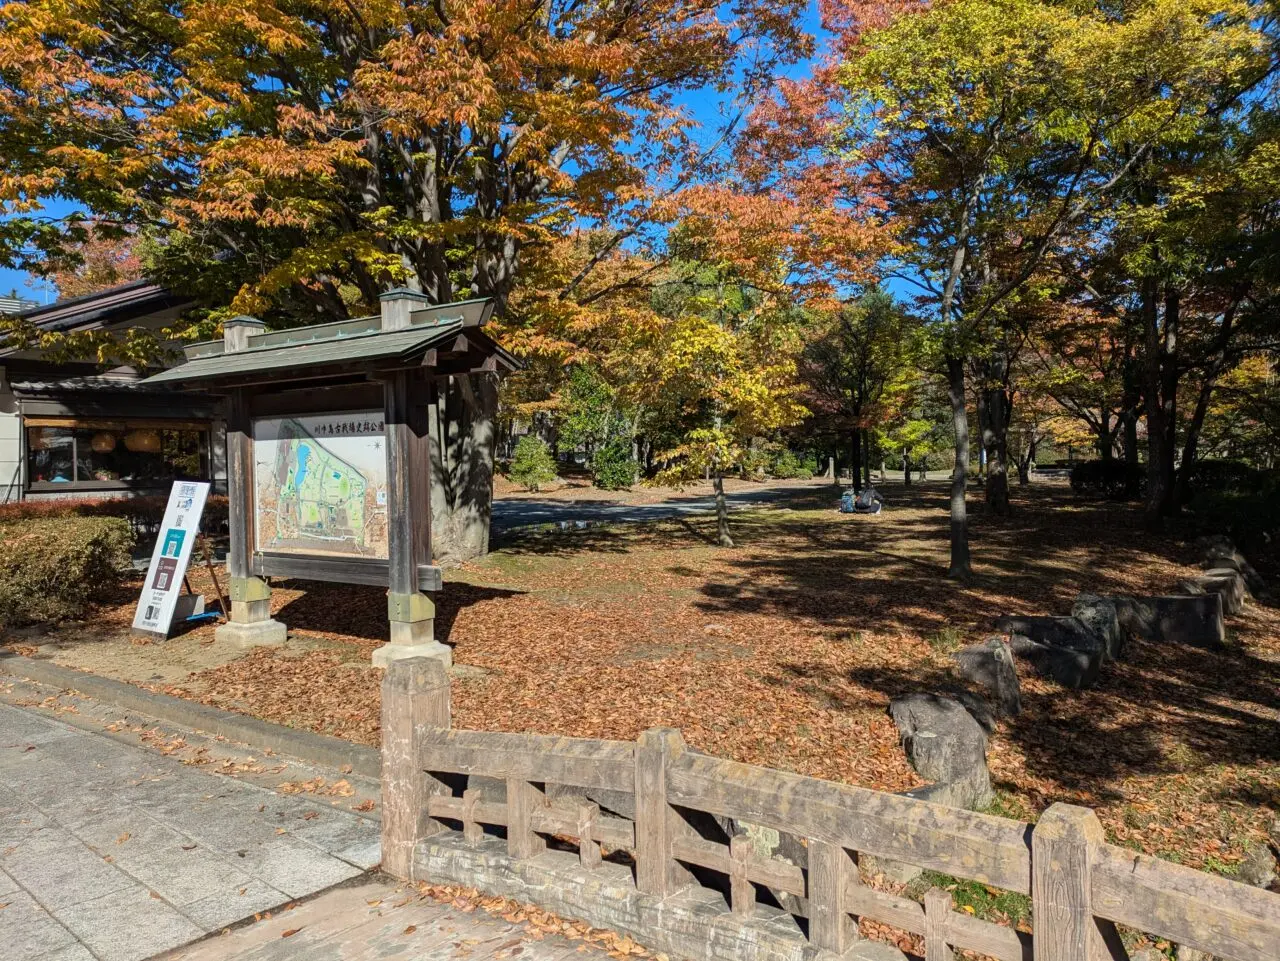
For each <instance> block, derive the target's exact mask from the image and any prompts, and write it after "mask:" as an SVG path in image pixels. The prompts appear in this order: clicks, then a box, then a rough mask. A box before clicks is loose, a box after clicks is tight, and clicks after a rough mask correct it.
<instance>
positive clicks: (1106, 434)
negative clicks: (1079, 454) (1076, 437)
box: [1098, 407, 1115, 461]
mask: <svg viewBox="0 0 1280 961" xmlns="http://www.w3.org/2000/svg"><path fill="white" fill-rule="evenodd" d="M1101 414H1102V416H1101V418H1100V419H1099V420H1098V456H1099V457H1101V458H1102V459H1103V460H1104V461H1111V460H1114V459H1115V434H1114V433H1113V432H1112V430H1111V411H1109V410H1107V409H1106V408H1105V407H1104V408H1102V411H1101Z"/></svg>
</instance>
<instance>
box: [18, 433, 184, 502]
mask: <svg viewBox="0 0 1280 961" xmlns="http://www.w3.org/2000/svg"><path fill="white" fill-rule="evenodd" d="M208 436H209V435H208V432H207V431H202V430H195V429H191V428H175V429H165V428H157V427H154V426H151V425H150V424H145V423H144V424H137V425H134V424H130V423H129V422H127V421H125V422H122V423H119V424H113V425H112V426H110V427H74V428H73V427H65V428H64V427H29V428H27V478H28V481H29V482H30V483H33V484H44V483H54V484H62V483H65V484H70V483H77V482H78V483H90V484H95V485H97V484H104V483H106V484H111V483H117V484H121V485H123V486H129V487H161V486H164V485H165V484H167V483H168V482H169V481H172V480H175V479H178V478H185V479H189V480H204V479H207V478H208V476H209V449H208Z"/></svg>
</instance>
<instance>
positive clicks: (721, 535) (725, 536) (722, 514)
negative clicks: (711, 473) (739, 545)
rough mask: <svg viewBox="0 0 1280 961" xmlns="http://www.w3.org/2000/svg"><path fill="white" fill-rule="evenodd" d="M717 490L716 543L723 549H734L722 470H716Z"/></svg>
mask: <svg viewBox="0 0 1280 961" xmlns="http://www.w3.org/2000/svg"><path fill="white" fill-rule="evenodd" d="M715 488H716V543H718V544H719V545H720V546H721V547H732V546H733V537H732V536H730V534H729V503H728V501H726V500H725V498H724V475H723V474H721V473H720V468H719V467H717V468H716V470H715Z"/></svg>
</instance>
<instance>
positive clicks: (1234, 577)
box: [1178, 568, 1248, 614]
mask: <svg viewBox="0 0 1280 961" xmlns="http://www.w3.org/2000/svg"><path fill="white" fill-rule="evenodd" d="M1178 589H1179V590H1180V591H1182V592H1183V593H1185V594H1218V595H1219V596H1221V598H1222V613H1223V614H1239V613H1241V612H1242V611H1243V610H1244V604H1245V599H1246V598H1247V597H1248V588H1247V587H1246V586H1245V582H1244V577H1243V576H1242V575H1241V574H1240V572H1239V571H1235V570H1231V569H1230V568H1215V569H1214V570H1211V571H1206V572H1205V573H1204V574H1200V575H1198V576H1197V577H1192V578H1188V579H1187V580H1185V581H1183V582H1182V583H1181V584H1179V585H1178Z"/></svg>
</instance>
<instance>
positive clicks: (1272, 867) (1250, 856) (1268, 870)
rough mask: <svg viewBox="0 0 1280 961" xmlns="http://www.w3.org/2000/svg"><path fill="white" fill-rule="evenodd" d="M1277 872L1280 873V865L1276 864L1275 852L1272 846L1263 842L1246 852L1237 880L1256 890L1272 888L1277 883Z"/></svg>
mask: <svg viewBox="0 0 1280 961" xmlns="http://www.w3.org/2000/svg"><path fill="white" fill-rule="evenodd" d="M1277 872H1280V864H1278V863H1277V862H1276V855H1275V852H1274V851H1272V850H1271V845H1270V844H1267V843H1266V842H1265V841H1263V842H1260V843H1258V844H1255V845H1253V846H1252V847H1250V848H1249V850H1247V851H1246V852H1245V854H1244V860H1243V861H1241V862H1240V868H1239V870H1238V871H1237V872H1236V880H1237V881H1240V882H1241V883H1242V884H1248V885H1250V886H1251V887H1255V888H1270V887H1271V886H1272V884H1274V883H1275V880H1276V875H1277Z"/></svg>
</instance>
